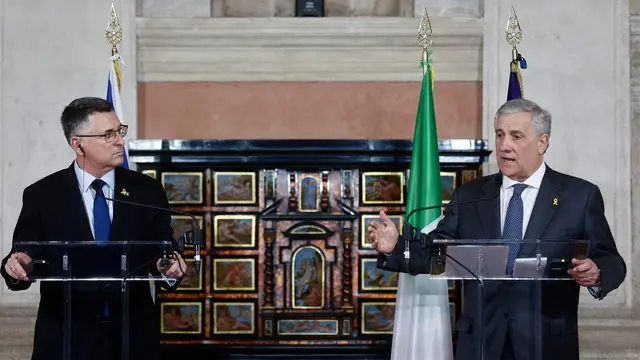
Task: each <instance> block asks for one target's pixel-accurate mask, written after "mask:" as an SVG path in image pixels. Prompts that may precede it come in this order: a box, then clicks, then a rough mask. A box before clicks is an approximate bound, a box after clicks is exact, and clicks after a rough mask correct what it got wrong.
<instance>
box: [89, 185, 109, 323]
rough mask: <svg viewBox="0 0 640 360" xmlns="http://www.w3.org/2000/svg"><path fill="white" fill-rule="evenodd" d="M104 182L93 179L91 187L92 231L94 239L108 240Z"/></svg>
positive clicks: (107, 313)
mask: <svg viewBox="0 0 640 360" xmlns="http://www.w3.org/2000/svg"><path fill="white" fill-rule="evenodd" d="M105 184H106V183H105V182H104V181H102V180H100V179H95V180H93V182H92V183H91V187H92V188H93V189H94V190H95V191H96V196H95V197H94V198H93V232H94V237H95V240H96V241H109V232H110V231H111V218H110V217H109V205H107V200H105V199H104V193H103V192H102V188H103V187H104V185H105ZM104 315H105V316H107V317H108V316H109V305H108V304H107V303H106V302H105V306H104Z"/></svg>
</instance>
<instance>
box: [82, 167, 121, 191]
mask: <svg viewBox="0 0 640 360" xmlns="http://www.w3.org/2000/svg"><path fill="white" fill-rule="evenodd" d="M73 168H74V170H75V172H76V179H78V186H79V187H80V189H81V190H82V192H85V191H87V190H89V189H90V188H91V183H92V182H93V180H95V179H96V178H95V177H94V176H93V175H91V174H89V173H88V172H86V171H84V170H82V169H81V168H80V166H78V162H77V161H74V162H73ZM101 179H102V181H104V182H105V183H106V184H107V186H108V187H109V189H115V187H116V172H115V170H113V169H112V170H110V171H109V172H108V173H106V174H104V176H102V178H101Z"/></svg>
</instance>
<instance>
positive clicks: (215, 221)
mask: <svg viewBox="0 0 640 360" xmlns="http://www.w3.org/2000/svg"><path fill="white" fill-rule="evenodd" d="M219 219H221V220H233V219H236V220H247V219H248V220H251V244H242V245H233V244H231V245H230V244H220V243H218V220H219ZM256 223H257V220H256V216H255V215H238V214H236V215H229V214H218V215H215V216H214V217H213V246H214V247H219V248H252V247H255V246H256Z"/></svg>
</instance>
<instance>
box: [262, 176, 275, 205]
mask: <svg viewBox="0 0 640 360" xmlns="http://www.w3.org/2000/svg"><path fill="white" fill-rule="evenodd" d="M269 175H271V177H272V180H273V182H272V184H271V191H273V194H272V195H271V196H269V186H268V185H269ZM263 196H264V198H266V199H276V198H277V197H278V171H277V170H265V171H264V195H263Z"/></svg>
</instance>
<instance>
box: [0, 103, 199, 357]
mask: <svg viewBox="0 0 640 360" xmlns="http://www.w3.org/2000/svg"><path fill="white" fill-rule="evenodd" d="M61 123H62V129H63V132H64V135H65V137H66V139H67V142H68V144H69V145H70V146H71V148H72V149H73V151H74V152H75V155H76V159H75V161H74V162H73V164H71V166H69V167H68V168H66V169H63V170H60V171H58V172H56V173H54V174H51V175H49V176H47V177H45V178H43V179H41V180H39V181H37V182H36V183H34V184H32V185H30V186H28V187H27V188H26V189H25V190H24V194H23V207H22V211H21V213H20V216H19V218H18V222H17V224H16V227H15V230H14V234H13V241H14V243H15V242H23V241H61V240H69V241H173V230H172V228H171V217H170V214H169V213H168V212H165V211H158V210H152V209H148V208H144V207H139V206H134V205H130V204H123V203H114V202H113V201H107V200H106V199H105V198H115V199H121V200H126V201H129V202H134V203H140V204H146V205H151V206H155V207H161V208H167V209H168V208H169V203H168V201H167V198H166V195H165V192H164V189H163V187H162V185H160V183H159V182H157V181H156V180H155V179H153V178H151V177H148V176H146V175H143V174H140V173H138V172H135V171H131V170H128V169H124V168H122V167H120V166H121V165H122V164H123V162H124V137H125V136H126V134H127V126H126V125H122V124H121V123H120V120H119V119H118V117H117V115H116V114H115V112H114V110H113V107H112V105H111V104H110V103H109V102H107V101H105V100H104V99H100V98H92V97H88V98H79V99H76V100H73V101H72V102H71V103H70V104H69V105H68V106H67V107H65V109H64V111H63V112H62V116H61ZM94 249H95V248H94ZM103 250H104V251H105V252H101V253H100V254H101V255H98V256H90V255H87V259H81V261H82V265H83V266H87V267H88V268H92V269H93V268H101V269H102V267H113V266H114V264H111V263H109V264H106V262H107V261H106V260H105V259H106V254H108V252H109V251H110V249H109V248H99V250H98V251H103ZM36 251H38V250H36ZM91 251H93V250H90V252H91ZM30 255H31V256H33V257H34V258H36V255H37V254H36V255H34V254H33V253H32V254H27V253H25V252H20V251H18V250H17V249H15V247H14V249H12V251H11V253H10V254H9V255H7V256H6V257H5V258H4V259H3V261H2V267H1V268H0V273H1V274H2V277H3V278H4V279H5V282H6V284H7V287H8V288H9V289H11V290H13V291H20V290H25V289H27V288H29V287H30V286H31V284H32V283H33V282H32V281H29V280H28V279H27V275H28V272H29V271H30V270H32V269H33V267H34V264H33V261H34V259H33V258H32V257H31V256H30ZM136 256H138V258H133V259H131V260H130V262H132V263H142V264H143V265H144V264H147V266H146V267H144V268H142V269H143V270H144V271H146V272H148V273H152V274H157V275H158V276H160V274H163V275H164V276H166V277H168V278H174V279H178V280H177V281H176V282H173V283H171V282H165V281H159V282H158V285H159V286H162V287H164V288H166V289H168V290H172V289H175V288H176V287H177V286H178V284H179V283H180V280H181V278H182V276H183V275H184V271H185V270H186V264H185V262H184V260H183V259H182V257H181V256H180V255H179V254H178V253H174V254H173V255H172V257H171V259H170V261H169V264H168V265H166V263H165V264H164V265H163V263H162V261H160V259H159V256H158V254H155V253H154V254H142V253H136ZM85 261H86V263H85ZM74 265H76V263H74ZM36 266H39V265H36ZM101 266H102V267H101ZM115 266H119V264H116V265H115ZM62 289H63V287H62V283H61V282H55V281H43V282H42V283H41V286H40V294H41V299H40V307H39V311H38V318H37V321H36V326H35V335H34V337H35V338H34V345H33V347H34V349H33V355H32V360H43V359H46V360H55V359H61V358H62V348H63V334H62V332H61V330H62V328H63V313H64V310H63V309H64V308H63V305H64V296H63V292H62ZM129 294H130V296H129V319H130V323H129V334H130V339H131V340H130V342H129V343H130V345H129V347H130V353H129V358H130V359H154V358H158V357H159V353H158V352H159V349H158V348H159V339H158V334H159V329H160V324H159V314H158V312H157V311H156V307H155V305H154V302H153V299H152V297H151V296H150V286H149V282H148V281H134V282H130V283H129ZM71 304H72V314H73V317H72V332H71V339H72V340H71V341H72V345H71V355H72V356H71V357H72V359H74V360H84V359H87V360H88V359H105V360H106V359H109V360H113V359H119V358H120V345H121V344H120V338H121V334H122V327H121V324H120V319H121V314H122V313H121V308H120V283H118V282H114V283H109V282H95V283H82V284H78V285H77V284H76V283H74V284H73V290H72V297H71Z"/></svg>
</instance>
